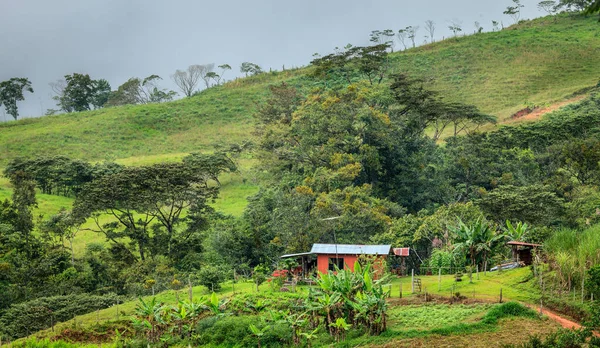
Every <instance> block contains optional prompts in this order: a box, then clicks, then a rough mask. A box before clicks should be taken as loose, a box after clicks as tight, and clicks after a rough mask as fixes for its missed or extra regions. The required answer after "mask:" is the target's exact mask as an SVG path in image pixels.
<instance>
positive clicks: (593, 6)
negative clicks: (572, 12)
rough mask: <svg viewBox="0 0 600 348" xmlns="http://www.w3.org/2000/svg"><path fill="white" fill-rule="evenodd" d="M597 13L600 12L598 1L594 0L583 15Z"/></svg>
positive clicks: (599, 2)
mask: <svg viewBox="0 0 600 348" xmlns="http://www.w3.org/2000/svg"><path fill="white" fill-rule="evenodd" d="M598 12H600V0H595V1H594V2H593V3H591V4H590V5H589V6H588V8H587V9H586V10H585V13H587V14H592V13H598Z"/></svg>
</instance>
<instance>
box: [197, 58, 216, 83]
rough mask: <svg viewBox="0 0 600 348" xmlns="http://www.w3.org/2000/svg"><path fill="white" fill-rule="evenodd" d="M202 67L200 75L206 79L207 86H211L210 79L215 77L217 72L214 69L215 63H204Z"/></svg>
mask: <svg viewBox="0 0 600 348" xmlns="http://www.w3.org/2000/svg"><path fill="white" fill-rule="evenodd" d="M201 67H202V70H201V74H200V77H201V78H202V80H203V81H204V84H205V85H206V88H210V80H211V79H213V77H214V75H215V73H214V72H213V70H214V68H215V64H214V63H210V64H204V65H201Z"/></svg>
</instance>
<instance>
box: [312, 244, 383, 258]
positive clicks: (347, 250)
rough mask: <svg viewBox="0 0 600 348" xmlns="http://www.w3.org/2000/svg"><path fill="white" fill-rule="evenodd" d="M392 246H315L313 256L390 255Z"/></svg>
mask: <svg viewBox="0 0 600 348" xmlns="http://www.w3.org/2000/svg"><path fill="white" fill-rule="evenodd" d="M391 248H392V246H391V245H358V244H313V247H312V249H311V251H310V252H311V254H343V255H361V254H366V255H388V254H389V253H390V249H391Z"/></svg>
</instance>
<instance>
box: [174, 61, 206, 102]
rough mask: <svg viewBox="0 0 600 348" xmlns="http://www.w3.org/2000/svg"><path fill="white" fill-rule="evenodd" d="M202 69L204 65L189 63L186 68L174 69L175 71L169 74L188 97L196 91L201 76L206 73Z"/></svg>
mask: <svg viewBox="0 0 600 348" xmlns="http://www.w3.org/2000/svg"><path fill="white" fill-rule="evenodd" d="M204 69H205V66H203V65H199V64H195V65H190V66H189V67H188V68H187V70H177V71H175V73H174V74H173V75H171V79H172V80H173V82H175V84H176V85H177V87H178V88H179V89H180V90H181V92H182V93H183V94H184V95H185V96H186V97H190V96H191V95H192V94H194V92H195V91H196V88H197V86H198V83H199V82H200V79H202V76H204V75H205V74H206V73H205V72H204Z"/></svg>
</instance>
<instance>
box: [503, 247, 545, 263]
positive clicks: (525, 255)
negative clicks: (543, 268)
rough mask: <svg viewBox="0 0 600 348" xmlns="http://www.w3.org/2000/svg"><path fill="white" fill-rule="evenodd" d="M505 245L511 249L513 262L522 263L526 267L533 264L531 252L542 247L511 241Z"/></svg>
mask: <svg viewBox="0 0 600 348" xmlns="http://www.w3.org/2000/svg"><path fill="white" fill-rule="evenodd" d="M506 244H508V245H510V247H511V249H512V256H513V261H515V262H522V263H524V264H525V265H526V266H529V265H531V264H532V263H533V255H532V251H533V250H535V249H536V248H539V247H541V246H542V245H541V244H533V243H525V242H516V241H511V242H508V243H506Z"/></svg>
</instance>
